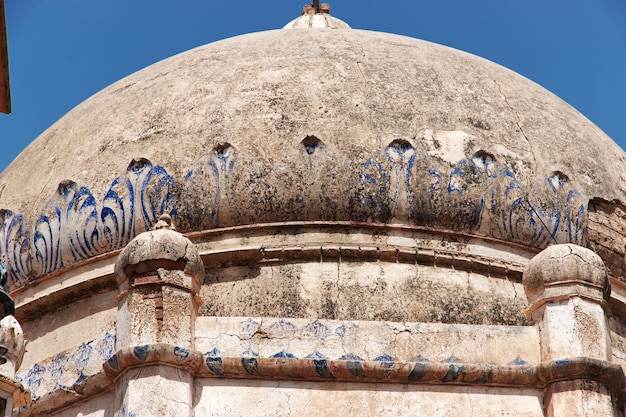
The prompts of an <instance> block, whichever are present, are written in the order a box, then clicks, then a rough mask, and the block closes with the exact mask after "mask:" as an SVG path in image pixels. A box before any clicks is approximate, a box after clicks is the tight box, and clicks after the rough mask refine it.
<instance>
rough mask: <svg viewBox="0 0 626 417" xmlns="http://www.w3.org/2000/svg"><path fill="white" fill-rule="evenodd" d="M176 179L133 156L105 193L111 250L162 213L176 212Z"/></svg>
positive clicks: (104, 213)
mask: <svg viewBox="0 0 626 417" xmlns="http://www.w3.org/2000/svg"><path fill="white" fill-rule="evenodd" d="M173 187H174V179H173V178H172V177H171V176H170V175H169V174H168V173H167V171H166V170H165V168H163V167H160V166H158V165H157V166H154V165H152V163H151V162H150V161H148V160H147V159H137V160H133V161H132V162H131V163H130V165H129V166H128V169H127V170H126V175H125V176H121V177H118V178H116V179H115V180H114V181H113V183H112V184H111V187H110V188H109V190H108V191H107V193H106V194H105V196H104V201H103V207H102V213H101V216H100V217H101V220H102V224H103V230H104V236H105V237H106V240H107V242H108V248H109V250H114V249H119V248H123V247H124V246H126V245H127V244H128V242H130V241H131V240H132V239H133V238H134V237H135V236H136V235H138V234H139V233H142V232H145V231H146V230H150V228H151V227H152V226H153V225H154V224H155V223H156V222H157V220H158V218H159V216H160V215H161V214H163V213H166V212H167V213H170V214H172V215H173V216H175V215H176V210H175V198H174V194H173V192H172V189H173Z"/></svg>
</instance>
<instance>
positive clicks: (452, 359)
mask: <svg viewBox="0 0 626 417" xmlns="http://www.w3.org/2000/svg"><path fill="white" fill-rule="evenodd" d="M441 362H442V363H458V362H462V361H461V359H459V358H457V357H456V356H454V355H452V356H448V357H447V358H446V359H444V360H442V361H441Z"/></svg>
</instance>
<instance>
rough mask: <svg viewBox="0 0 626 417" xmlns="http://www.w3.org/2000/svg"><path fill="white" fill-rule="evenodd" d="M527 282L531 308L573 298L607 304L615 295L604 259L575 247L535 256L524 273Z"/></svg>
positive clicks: (553, 249) (566, 247)
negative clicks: (539, 303)
mask: <svg viewBox="0 0 626 417" xmlns="http://www.w3.org/2000/svg"><path fill="white" fill-rule="evenodd" d="M523 282H524V290H525V291H526V296H527V297H528V300H529V302H530V303H531V304H532V303H535V302H539V301H540V300H542V299H545V300H546V301H552V300H555V299H559V298H560V299H563V298H568V297H572V296H580V297H585V298H587V297H590V298H592V299H595V300H598V301H600V302H603V301H606V300H608V298H609V295H610V293H611V289H610V286H609V280H608V276H607V272H606V268H605V266H604V262H603V261H602V258H600V257H599V256H598V255H597V254H595V253H594V252H593V251H591V250H589V249H586V248H583V247H581V246H577V245H571V244H570V245H554V246H551V247H549V248H547V249H545V250H544V251H542V252H541V253H539V254H538V255H537V256H535V257H534V258H533V259H532V260H531V261H530V263H529V264H528V267H527V269H526V272H524V277H523Z"/></svg>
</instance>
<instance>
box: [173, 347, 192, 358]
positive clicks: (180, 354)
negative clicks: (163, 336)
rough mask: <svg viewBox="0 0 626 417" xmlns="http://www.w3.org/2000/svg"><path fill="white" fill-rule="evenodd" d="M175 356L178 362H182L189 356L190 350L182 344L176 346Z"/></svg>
mask: <svg viewBox="0 0 626 417" xmlns="http://www.w3.org/2000/svg"><path fill="white" fill-rule="evenodd" d="M174 356H176V360H177V361H178V362H182V361H184V360H185V359H187V358H188V357H189V351H188V350H187V349H185V348H182V347H180V346H174Z"/></svg>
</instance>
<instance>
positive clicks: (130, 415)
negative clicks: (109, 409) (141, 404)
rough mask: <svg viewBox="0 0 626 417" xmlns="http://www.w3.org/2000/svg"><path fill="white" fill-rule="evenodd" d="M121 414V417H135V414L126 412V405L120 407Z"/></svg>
mask: <svg viewBox="0 0 626 417" xmlns="http://www.w3.org/2000/svg"><path fill="white" fill-rule="evenodd" d="M121 414H122V416H121V417H137V414H135V413H133V412H132V411H128V409H127V408H126V404H124V405H122V412H121Z"/></svg>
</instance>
